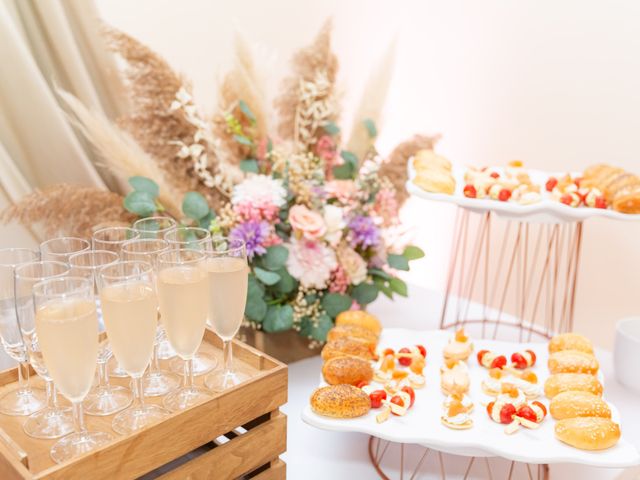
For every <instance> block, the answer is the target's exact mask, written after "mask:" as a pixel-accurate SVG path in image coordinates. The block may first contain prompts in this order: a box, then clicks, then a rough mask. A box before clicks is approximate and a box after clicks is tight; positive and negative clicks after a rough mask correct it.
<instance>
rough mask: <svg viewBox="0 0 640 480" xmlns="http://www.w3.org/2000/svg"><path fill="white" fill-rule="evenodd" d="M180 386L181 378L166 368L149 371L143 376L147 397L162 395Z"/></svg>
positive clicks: (143, 386) (143, 388) (143, 385)
mask: <svg viewBox="0 0 640 480" xmlns="http://www.w3.org/2000/svg"><path fill="white" fill-rule="evenodd" d="M179 386H180V378H179V377H178V376H177V375H175V374H173V373H171V372H167V371H165V370H156V371H153V372H147V373H146V374H145V376H144V377H143V378H142V391H143V392H144V396H145V397H160V396H162V395H166V394H167V393H169V392H171V391H172V390H175V389H176V388H178V387H179Z"/></svg>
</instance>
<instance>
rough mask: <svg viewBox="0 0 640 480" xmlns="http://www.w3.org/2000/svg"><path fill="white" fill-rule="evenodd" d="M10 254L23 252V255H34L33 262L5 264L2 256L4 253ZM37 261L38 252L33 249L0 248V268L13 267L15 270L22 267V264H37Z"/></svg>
mask: <svg viewBox="0 0 640 480" xmlns="http://www.w3.org/2000/svg"><path fill="white" fill-rule="evenodd" d="M10 252H24V253H27V252H28V253H31V254H33V255H34V258H33V260H28V261H27V262H18V263H6V262H5V261H4V260H3V254H5V253H10ZM38 260H40V251H39V250H37V249H35V248H27V247H7V248H0V267H13V268H15V267H16V266H18V265H22V264H24V263H30V262H37V261H38Z"/></svg>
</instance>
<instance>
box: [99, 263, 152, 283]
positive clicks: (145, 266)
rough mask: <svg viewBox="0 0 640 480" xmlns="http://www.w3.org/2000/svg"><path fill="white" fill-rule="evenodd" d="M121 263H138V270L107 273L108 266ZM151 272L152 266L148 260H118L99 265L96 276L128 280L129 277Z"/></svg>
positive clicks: (150, 273)
mask: <svg viewBox="0 0 640 480" xmlns="http://www.w3.org/2000/svg"><path fill="white" fill-rule="evenodd" d="M122 265H125V266H126V265H138V266H140V271H139V272H136V273H121V274H109V273H107V271H108V270H109V269H110V268H115V267H119V266H122ZM152 274H153V266H152V265H151V264H150V263H149V262H143V261H142V260H119V261H117V262H115V263H113V264H109V265H105V266H103V267H100V270H98V277H99V278H105V279H108V280H129V279H131V278H136V277H139V276H140V275H152Z"/></svg>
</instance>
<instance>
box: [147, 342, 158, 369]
mask: <svg viewBox="0 0 640 480" xmlns="http://www.w3.org/2000/svg"><path fill="white" fill-rule="evenodd" d="M159 345H160V342H159V341H156V343H154V344H153V354H152V355H151V364H150V365H149V373H150V374H151V373H155V372H157V371H159V370H160V361H159V360H158V347H159Z"/></svg>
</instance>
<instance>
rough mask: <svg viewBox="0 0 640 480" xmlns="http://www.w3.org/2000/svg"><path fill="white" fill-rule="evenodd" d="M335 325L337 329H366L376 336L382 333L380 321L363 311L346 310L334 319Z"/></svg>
mask: <svg viewBox="0 0 640 480" xmlns="http://www.w3.org/2000/svg"><path fill="white" fill-rule="evenodd" d="M336 325H337V326H339V327H340V326H343V325H355V326H357V327H362V328H367V329H369V330H371V331H372V332H373V333H375V334H376V335H378V336H379V335H380V332H381V331H382V325H381V324H380V320H378V319H377V318H376V317H374V316H373V315H371V314H370V313H367V312H365V311H364V310H346V311H344V312H342V313H339V314H338V316H337V317H336Z"/></svg>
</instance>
